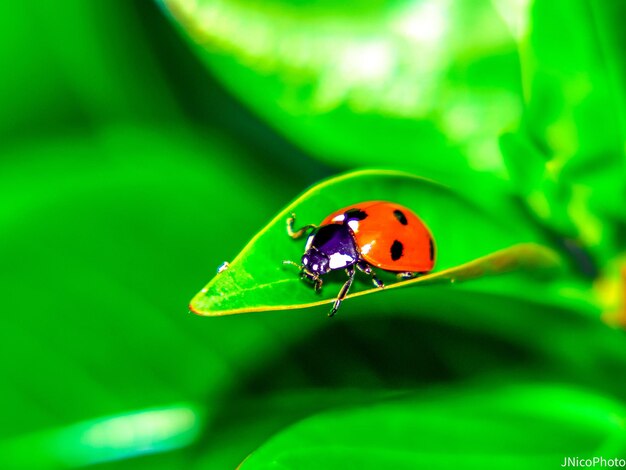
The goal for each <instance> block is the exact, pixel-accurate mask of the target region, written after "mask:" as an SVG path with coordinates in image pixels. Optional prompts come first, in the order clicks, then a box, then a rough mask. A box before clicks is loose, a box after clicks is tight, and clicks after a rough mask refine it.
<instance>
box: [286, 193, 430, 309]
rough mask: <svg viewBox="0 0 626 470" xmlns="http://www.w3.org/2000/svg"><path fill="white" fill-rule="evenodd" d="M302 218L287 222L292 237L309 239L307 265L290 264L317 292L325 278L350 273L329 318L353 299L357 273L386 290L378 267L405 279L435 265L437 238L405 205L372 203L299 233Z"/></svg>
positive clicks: (343, 211) (340, 212) (304, 259)
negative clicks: (342, 271) (332, 273)
mask: <svg viewBox="0 0 626 470" xmlns="http://www.w3.org/2000/svg"><path fill="white" fill-rule="evenodd" d="M295 220H296V216H295V214H293V213H292V214H291V216H290V217H289V218H288V219H287V234H288V235H289V236H290V237H291V238H293V239H298V238H301V237H302V236H303V235H305V234H306V233H307V232H310V233H309V236H308V238H307V241H306V245H305V248H304V254H303V255H302V263H301V264H300V265H298V264H297V263H295V262H293V261H284V263H285V264H292V265H295V266H297V267H298V268H299V269H300V277H301V278H302V279H305V280H307V281H309V282H311V283H313V287H314V289H315V292H318V291H319V290H320V289H321V288H322V279H321V276H322V275H324V274H326V273H328V272H330V271H334V270H337V269H345V271H346V274H347V275H348V280H347V281H346V282H345V284H344V285H343V287H342V288H341V290H340V291H339V295H338V296H337V299H336V300H335V302H334V304H333V307H332V309H331V310H330V313H329V314H328V316H331V317H332V316H333V315H334V314H335V313H336V312H337V310H338V309H339V306H340V305H341V302H342V300H343V299H344V298H345V297H346V295H347V294H348V290H350V286H351V285H352V281H353V280H354V275H355V272H356V270H355V268H356V269H358V270H359V271H362V272H363V273H365V274H367V275H369V276H371V278H372V282H373V283H374V285H375V286H376V287H379V288H383V287H384V285H383V283H382V281H381V280H380V279H378V277H376V274H375V272H374V270H373V269H372V268H373V267H375V268H380V269H383V270H385V271H392V272H395V273H397V277H398V278H399V279H410V278H413V277H416V276H418V275H420V274H425V273H427V272H429V271H431V270H432V269H433V266H434V265H435V245H434V242H433V237H432V235H431V233H430V231H429V230H428V228H427V227H426V225H424V223H423V222H422V221H421V220H420V218H419V217H418V216H417V215H415V214H414V213H413V212H412V211H411V210H410V209H407V208H406V207H404V206H401V205H400V204H396V203H393V202H386V201H369V202H362V203H360V204H354V205H352V206H348V207H344V208H343V209H339V210H338V211H336V212H333V213H332V214H330V215H329V216H328V217H326V218H325V219H324V220H322V222H321V224H320V225H319V226H317V225H312V224H310V225H305V226H304V227H302V228H300V229H297V230H294V224H295Z"/></svg>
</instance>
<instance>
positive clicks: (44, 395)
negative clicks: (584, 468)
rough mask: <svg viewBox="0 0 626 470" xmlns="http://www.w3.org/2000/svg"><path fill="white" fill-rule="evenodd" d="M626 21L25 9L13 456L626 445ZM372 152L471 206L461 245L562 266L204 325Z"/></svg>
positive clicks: (280, 4) (227, 9)
mask: <svg viewBox="0 0 626 470" xmlns="http://www.w3.org/2000/svg"><path fill="white" fill-rule="evenodd" d="M624 17H626V10H625V7H624V6H622V5H621V4H620V2H600V1H593V0H574V1H565V0H559V1H547V0H536V1H535V2H534V3H532V2H513V1H511V2H508V1H493V2H488V1H481V2H475V1H461V2H440V1H434V0H422V1H414V2H410V1H400V0H397V1H393V2H362V1H359V0H350V1H348V2H343V3H337V2H330V1H319V2H312V1H293V2H289V1H287V0H273V1H271V2H262V3H257V2H253V1H251V0H248V1H246V0H238V1H234V0H228V1H219V2H218V1H215V2H211V1H208V0H207V1H189V2H183V1H182V0H181V1H177V0H172V1H170V2H165V3H158V2H155V3H153V2H148V1H109V2H99V3H94V2H82V1H74V0H72V1H66V2H61V3H44V2H40V3H39V4H37V5H34V4H28V5H21V4H20V5H13V4H10V3H8V2H5V3H3V4H1V5H0V31H1V32H0V34H1V35H2V46H0V59H1V62H0V63H2V65H3V73H2V74H1V75H0V156H1V160H0V292H1V294H2V296H1V299H0V306H1V312H2V314H1V315H2V316H1V319H0V321H1V323H0V358H1V359H0V377H1V378H2V386H1V387H0V421H1V422H2V424H1V425H0V467H2V468H76V467H83V466H92V467H93V468H102V469H104V468H116V469H117V468H121V469H125V468H128V469H131V468H174V469H178V468H198V469H204V468H207V469H214V468H218V469H221V468H235V467H236V466H237V465H238V464H239V463H240V462H242V461H243V460H244V459H245V458H246V457H247V456H248V455H250V454H251V455H250V457H249V458H248V459H247V460H246V462H245V464H244V465H242V468H243V469H254V468H281V469H282V468H285V469H286V468H294V469H301V468H504V467H508V468H555V467H556V466H557V465H560V464H561V463H562V462H563V458H564V457H567V456H579V457H585V456H603V457H605V458H607V459H608V458H615V457H618V458H626V425H625V423H626V411H625V408H624V406H625V405H624V403H625V401H626V380H625V379H624V376H625V372H626V336H625V334H624V331H623V328H622V327H621V326H620V324H622V325H623V324H626V321H625V320H624V317H625V315H626V312H624V310H623V308H624V307H623V303H621V300H620V299H621V294H622V293H623V290H624V281H623V276H622V274H621V272H622V271H623V266H624V259H625V253H626V247H625V245H626V224H625V221H626V211H624V201H625V200H626V171H625V169H624V157H625V155H624V154H625V151H626V87H625V84H626V60H625V57H624V54H623V44H625V43H626V37H624V36H625V35H626V32H625V30H624V28H623V25H622V19H623V18H624ZM371 167H382V168H392V169H399V170H403V171H408V172H411V173H413V174H416V175H419V176H424V177H427V178H431V179H433V180H435V181H437V182H439V183H442V184H444V185H446V186H447V187H449V188H452V190H453V191H454V192H455V198H457V199H458V200H459V201H461V200H462V201H465V202H463V204H466V205H467V207H470V206H471V207H472V209H471V210H470V209H468V210H467V211H466V212H463V210H462V209H461V207H465V206H463V204H460V203H458V204H457V203H454V204H451V203H448V202H446V199H445V198H441V199H437V198H435V199H434V200H433V203H432V204H431V205H430V206H429V207H428V208H427V209H424V210H425V212H426V213H427V214H435V215H431V217H434V218H435V219H436V220H438V221H439V222H438V223H439V225H440V227H442V228H441V229H440V230H445V227H446V225H445V223H444V222H443V221H446V217H444V216H443V215H442V214H454V217H452V216H450V217H449V218H448V219H450V220H449V230H450V232H448V234H445V233H444V234H442V235H441V239H442V240H448V239H449V240H453V239H454V237H452V234H454V236H455V237H457V240H459V242H458V243H456V244H454V246H453V248H451V250H452V251H449V252H448V253H447V256H448V257H449V258H446V254H444V255H442V256H443V257H444V259H453V258H454V260H455V261H457V260H458V262H461V261H466V260H471V259H474V258H475V257H478V256H482V255H484V254H485V252H489V251H490V249H493V251H495V250H496V249H500V248H502V247H503V246H509V245H512V244H514V243H516V242H519V241H524V242H525V241H533V242H535V243H539V244H541V245H543V246H545V247H548V248H550V249H552V250H554V251H555V252H556V253H558V254H559V255H560V257H561V259H562V260H563V262H562V266H561V269H560V271H558V272H556V273H551V274H550V275H549V276H545V275H544V276H542V277H536V276H532V275H529V274H528V273H513V274H507V275H505V276H500V277H493V278H484V279H479V280H475V281H471V282H467V283H464V284H458V285H448V284H444V285H436V286H424V287H417V286H416V287H411V288H404V289H395V290H393V291H389V292H384V293H380V294H378V293H376V294H374V295H369V296H366V297H360V298H355V299H351V300H350V301H348V302H346V303H345V304H344V305H343V306H342V308H341V310H340V312H339V313H338V315H337V316H336V318H333V319H332V320H329V319H328V318H327V317H326V308H325V307H315V308H310V309H301V310H293V311H275V312H272V311H267V312H263V313H251V314H243V315H233V316H227V317H221V318H206V317H199V316H195V315H192V314H189V313H188V310H187V304H188V302H189V300H190V299H191V297H192V296H193V295H194V294H195V293H196V292H197V291H199V290H200V289H201V288H202V286H203V285H204V284H206V283H207V282H208V281H209V280H210V279H211V278H212V277H213V276H214V275H215V270H216V268H217V266H219V265H220V264H221V263H222V262H223V261H225V260H232V259H233V258H234V257H235V256H236V255H237V253H238V252H239V251H240V250H241V249H242V248H243V247H244V246H245V244H246V243H247V242H248V241H249V240H250V239H251V238H252V237H253V236H254V235H255V234H256V233H257V232H258V231H259V230H260V229H261V228H262V227H264V226H265V225H266V224H268V223H269V222H270V220H271V219H272V218H273V217H274V216H275V215H276V214H277V213H279V212H280V211H281V210H282V209H283V208H284V207H286V206H287V205H288V204H289V203H290V201H292V200H293V199H295V198H296V197H297V196H298V195H299V194H301V193H302V192H304V191H305V190H306V188H308V187H309V186H311V185H313V184H316V183H318V182H319V181H321V180H323V179H324V178H326V177H330V176H334V175H337V174H340V173H341V172H344V171H348V170H353V169H361V168H371ZM369 184H371V188H372V192H373V193H375V194H381V193H384V191H385V188H386V186H385V184H386V183H384V182H383V181H376V179H375V178H374V180H373V181H372V182H371V183H369ZM355 188H356V189H355ZM396 189H397V190H398V191H404V190H405V188H404V186H403V185H402V184H400V185H399V188H396ZM393 190H394V189H390V190H389V191H393ZM347 191H353V192H351V193H349V194H350V197H352V198H357V197H362V199H364V200H365V199H369V198H368V197H367V194H368V188H365V187H362V186H358V187H357V186H353V187H352V189H349V190H347ZM342 197H343V195H342V193H341V192H338V193H333V194H332V195H326V196H323V198H322V199H321V200H325V201H327V203H328V202H329V201H332V202H333V203H334V202H335V201H341V200H342ZM324 198H325V199H324ZM457 199H455V200H457ZM352 202H353V201H350V202H348V203H352ZM424 204H425V203H424V202H423V201H420V205H424ZM311 205H312V203H309V207H310V206H311ZM303 207H304V209H303V210H304V211H306V210H307V209H306V204H305V205H304V206H303ZM315 209H316V211H318V212H321V213H330V212H332V211H334V210H336V209H337V207H316V208H315ZM474 214H488V220H489V224H492V225H493V227H497V230H496V229H494V230H482V231H479V232H475V233H473V234H472V235H468V236H467V237H465V236H463V235H462V234H463V233H464V231H468V232H470V233H471V230H472V228H475V229H476V228H477V227H487V226H488V225H486V224H487V222H485V221H486V220H487V218H484V219H483V218H481V217H482V215H481V216H479V215H474ZM302 215H303V216H306V215H307V214H306V212H305V213H303V214H302ZM310 217H312V218H314V217H315V218H319V214H317V212H315V213H314V212H310ZM485 217H487V215H485ZM300 220H302V221H303V222H305V220H304V219H300ZM306 222H318V220H310V221H309V220H306ZM273 233H274V235H273V236H274V239H266V240H265V242H264V243H269V242H272V243H273V248H272V249H273V250H275V251H276V252H280V253H282V252H283V250H282V249H281V248H280V247H281V246H282V245H281V244H285V251H284V252H285V253H288V255H287V254H286V255H285V257H292V258H293V257H294V256H297V255H296V252H298V251H299V249H297V247H296V248H295V245H294V244H292V243H291V241H290V240H288V239H287V237H286V236H284V237H283V236H282V234H280V233H279V231H275V232H273ZM472 237H477V238H476V239H477V240H478V239H480V243H478V242H476V243H470V242H471V240H472ZM477 246H479V248H477ZM452 252H453V253H454V255H452ZM264 253H267V251H264ZM259 259H261V258H257V259H254V258H251V259H250V260H248V262H249V263H250V265H255V263H257V261H258V260H259ZM280 261H282V259H278V260H277V263H278V264H279V263H280ZM255 266H256V269H259V270H260V271H259V272H262V271H263V270H264V269H268V270H269V269H274V268H270V267H268V266H267V263H266V262H264V263H261V264H259V263H257V264H256V265H255ZM446 267H448V266H446ZM289 274H290V273H288V272H285V273H283V275H284V276H288V275H289ZM292 275H294V274H292ZM339 282H340V281H338V280H334V281H329V282H328V283H327V285H326V286H325V287H326V289H328V292H330V293H332V292H335V291H336V290H338V288H339ZM305 287H306V286H302V290H301V294H299V295H301V297H302V302H303V303H304V302H305V301H307V299H309V300H310V297H309V296H311V295H313V293H312V292H311V291H310V290H309V289H306V288H305ZM252 301H254V299H252Z"/></svg>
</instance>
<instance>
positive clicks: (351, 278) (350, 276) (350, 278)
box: [328, 266, 355, 317]
mask: <svg viewBox="0 0 626 470" xmlns="http://www.w3.org/2000/svg"><path fill="white" fill-rule="evenodd" d="M354 273H355V270H354V266H348V267H347V268H346V274H347V275H348V280H347V281H346V282H345V284H344V285H343V287H342V288H341V290H340V291H339V295H338V296H337V300H335V303H334V304H333V308H332V309H330V313H329V314H328V316H329V317H332V316H333V315H334V314H335V313H337V310H339V306H340V305H341V301H342V300H343V299H345V298H346V295H348V291H349V290H350V286H351V285H352V281H354Z"/></svg>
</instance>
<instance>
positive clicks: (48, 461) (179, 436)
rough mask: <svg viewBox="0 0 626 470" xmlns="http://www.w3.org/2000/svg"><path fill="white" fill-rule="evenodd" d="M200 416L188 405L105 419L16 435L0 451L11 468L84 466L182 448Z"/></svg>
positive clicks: (190, 439) (193, 436)
mask: <svg viewBox="0 0 626 470" xmlns="http://www.w3.org/2000/svg"><path fill="white" fill-rule="evenodd" d="M202 417H203V414H202V413H201V410H200V409H199V408H197V407H195V406H192V405H189V404H177V405H171V406H167V407H163V408H154V409H148V410H140V411H136V412H130V413H124V414H120V415H115V416H105V417H102V418H98V419H93V420H89V421H84V422H81V423H76V424H74V425H70V426H66V427H63V428H60V429H53V430H48V431H40V432H36V433H33V434H29V435H25V436H19V437H16V438H14V439H12V440H10V441H8V442H4V443H3V444H2V445H0V452H1V455H2V459H3V461H4V462H5V463H6V464H7V465H11V468H48V467H70V468H75V467H83V466H87V465H93V464H96V463H102V462H110V461H114V460H120V459H128V458H131V457H137V456H140V455H145V454H153V453H159V452H167V451H171V450H174V449H178V448H180V447H184V446H186V445H188V444H190V443H191V442H193V441H194V440H195V439H196V437H197V436H198V433H199V431H200V427H201V420H202Z"/></svg>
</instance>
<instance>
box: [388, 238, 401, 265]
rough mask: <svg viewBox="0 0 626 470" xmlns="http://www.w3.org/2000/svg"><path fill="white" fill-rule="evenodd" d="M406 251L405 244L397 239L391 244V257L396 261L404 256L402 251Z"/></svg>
mask: <svg viewBox="0 0 626 470" xmlns="http://www.w3.org/2000/svg"><path fill="white" fill-rule="evenodd" d="M403 251H404V245H402V243H400V242H399V241H398V240H395V241H394V242H393V244H392V245H391V259H392V260H394V261H398V260H399V259H400V258H401V257H402V252H403Z"/></svg>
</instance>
